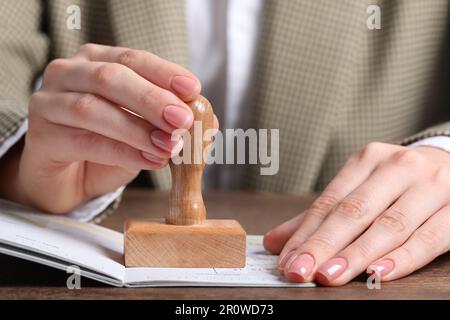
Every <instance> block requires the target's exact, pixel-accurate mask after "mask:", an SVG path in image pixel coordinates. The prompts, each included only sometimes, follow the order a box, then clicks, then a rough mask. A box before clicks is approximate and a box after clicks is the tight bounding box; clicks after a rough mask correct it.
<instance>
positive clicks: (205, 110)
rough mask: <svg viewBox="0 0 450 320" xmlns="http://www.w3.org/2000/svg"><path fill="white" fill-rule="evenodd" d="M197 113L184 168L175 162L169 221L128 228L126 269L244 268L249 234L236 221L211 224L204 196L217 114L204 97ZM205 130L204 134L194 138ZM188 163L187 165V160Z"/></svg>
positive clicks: (137, 222)
mask: <svg viewBox="0 0 450 320" xmlns="http://www.w3.org/2000/svg"><path fill="white" fill-rule="evenodd" d="M189 106H190V107H191V109H192V111H193V113H194V125H193V126H192V128H191V129H190V131H189V132H190V137H191V138H190V141H186V140H185V141H184V148H183V151H182V152H184V154H182V155H181V156H182V157H183V163H181V164H175V163H174V162H173V161H171V162H170V170H171V173H172V190H171V192H170V200H169V211H168V213H167V214H166V218H165V221H163V220H160V221H156V220H129V221H127V223H126V225H125V241H124V243H125V265H126V266H127V267H174V268H242V267H245V257H246V233H245V231H244V229H243V228H242V227H241V225H240V224H239V222H237V221H235V220H207V219H206V208H205V205H204V203H203V197H202V193H201V179H202V173H203V169H204V167H205V162H204V156H203V154H204V153H205V152H208V147H209V146H210V144H211V140H210V139H208V140H207V141H204V140H203V134H204V133H205V131H206V130H208V129H211V128H213V121H214V118H213V117H214V113H213V110H212V108H211V104H210V103H209V102H208V100H206V99H205V98H204V97H200V98H199V99H198V100H196V101H194V102H192V103H190V104H189ZM198 124H201V132H200V133H201V134H200V135H199V134H198V132H194V131H195V128H196V127H197V128H198ZM186 159H187V160H188V161H185V160H186Z"/></svg>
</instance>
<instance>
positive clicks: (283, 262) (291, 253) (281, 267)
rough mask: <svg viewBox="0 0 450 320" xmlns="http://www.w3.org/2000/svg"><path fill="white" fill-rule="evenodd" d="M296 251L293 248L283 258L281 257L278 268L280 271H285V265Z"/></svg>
mask: <svg viewBox="0 0 450 320" xmlns="http://www.w3.org/2000/svg"><path fill="white" fill-rule="evenodd" d="M294 253H295V250H291V251H289V252H288V253H286V254H285V255H284V257H283V258H281V260H280V263H279V264H278V269H279V270H280V271H283V269H284V267H285V266H286V263H287V262H288V261H289V259H291V257H292V256H293V255H294Z"/></svg>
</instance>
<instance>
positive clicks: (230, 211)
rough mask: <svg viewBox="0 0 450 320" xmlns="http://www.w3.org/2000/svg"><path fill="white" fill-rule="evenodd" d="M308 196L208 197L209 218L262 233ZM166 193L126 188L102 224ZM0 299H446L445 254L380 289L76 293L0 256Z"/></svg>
mask: <svg viewBox="0 0 450 320" xmlns="http://www.w3.org/2000/svg"><path fill="white" fill-rule="evenodd" d="M313 198H314V196H313V195H304V196H294V195H279V194H271V193H246V192H237V193H223V192H217V193H214V192H212V193H208V194H206V195H205V202H206V206H207V208H208V215H209V217H211V218H219V217H222V218H225V217H226V218H234V219H238V220H239V221H240V222H241V223H242V225H243V226H244V227H245V229H246V230H247V231H248V233H249V234H263V233H264V232H266V231H267V230H268V229H269V228H270V227H272V226H274V225H276V224H278V223H280V222H282V221H284V220H286V219H288V218H289V217H292V216H293V215H295V214H296V213H298V212H300V211H301V210H302V209H304V208H305V207H306V206H308V204H310V203H311V201H312V199H313ZM166 203H167V194H166V193H159V192H149V191H143V190H127V191H126V192H125V194H124V197H123V201H122V204H121V205H120V207H119V209H118V211H117V212H116V213H115V214H113V215H112V216H110V217H109V218H107V219H106V220H105V221H104V222H103V223H102V224H103V225H104V226H106V227H109V228H113V229H116V230H121V229H122V225H123V221H124V219H126V218H129V217H145V216H147V217H156V216H162V215H163V214H164V212H165V210H166ZM0 265H1V269H0V299H20V298H25V299H36V298H38V299H42V298H43V299H74V298H75V299H450V254H446V255H445V256H442V257H440V258H438V259H437V260H436V261H434V262H433V263H431V264H430V265H429V266H427V267H426V268H424V269H422V270H420V271H418V272H416V273H414V274H413V275H411V276H409V277H406V278H404V279H400V280H397V281H394V282H391V283H383V284H382V287H381V289H380V290H369V289H367V286H366V283H365V278H364V277H360V278H358V279H356V280H354V281H353V282H351V283H349V284H348V285H346V286H343V287H340V288H324V287H317V288H306V289H302V288H138V289H135V288H114V287H110V286H107V285H103V284H100V283H98V282H95V281H91V280H88V279H84V278H83V279H82V283H81V285H82V288H81V289H80V290H68V289H67V288H66V286H65V283H66V279H67V274H66V273H64V272H62V271H58V270H54V269H51V268H48V267H44V266H41V265H38V264H35V263H31V262H27V261H23V260H20V259H16V258H12V257H8V256H4V255H0Z"/></svg>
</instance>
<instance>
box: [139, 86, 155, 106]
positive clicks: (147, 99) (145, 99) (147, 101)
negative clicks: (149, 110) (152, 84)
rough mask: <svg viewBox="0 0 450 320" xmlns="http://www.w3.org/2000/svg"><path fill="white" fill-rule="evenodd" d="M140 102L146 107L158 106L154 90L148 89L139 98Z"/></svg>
mask: <svg viewBox="0 0 450 320" xmlns="http://www.w3.org/2000/svg"><path fill="white" fill-rule="evenodd" d="M139 102H140V103H141V105H142V106H144V107H151V106H154V105H156V102H157V99H156V97H155V91H154V90H153V89H147V90H146V91H144V92H143V93H142V95H141V97H140V98H139Z"/></svg>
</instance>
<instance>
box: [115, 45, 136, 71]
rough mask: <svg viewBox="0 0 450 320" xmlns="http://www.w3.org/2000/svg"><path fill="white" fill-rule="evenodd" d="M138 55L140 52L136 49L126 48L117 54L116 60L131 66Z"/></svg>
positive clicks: (134, 64) (134, 63)
mask: <svg viewBox="0 0 450 320" xmlns="http://www.w3.org/2000/svg"><path fill="white" fill-rule="evenodd" d="M139 55H140V53H139V51H138V50H133V49H126V50H125V51H124V52H122V53H121V54H120V55H119V57H118V61H119V63H120V64H123V65H124V66H127V67H129V68H133V66H136V61H137V60H138V59H139Z"/></svg>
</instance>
